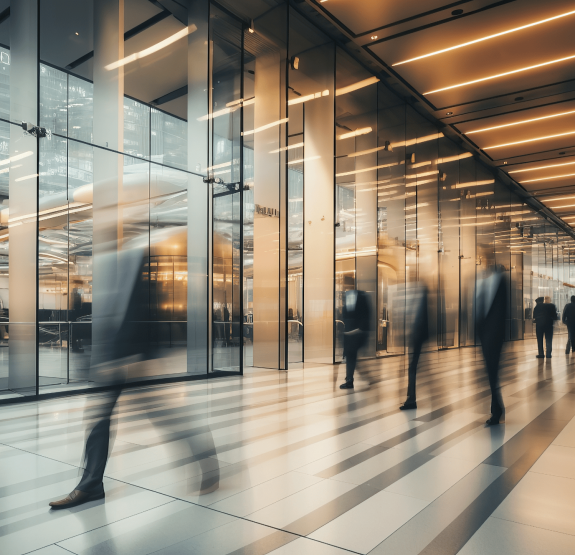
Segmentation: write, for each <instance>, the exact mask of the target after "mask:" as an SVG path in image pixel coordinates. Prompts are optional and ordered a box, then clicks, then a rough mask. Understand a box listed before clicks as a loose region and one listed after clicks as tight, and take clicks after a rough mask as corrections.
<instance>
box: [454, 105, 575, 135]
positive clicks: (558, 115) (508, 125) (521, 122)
mask: <svg viewBox="0 0 575 555" xmlns="http://www.w3.org/2000/svg"><path fill="white" fill-rule="evenodd" d="M569 114H575V110H571V111H569V112H561V113H560V114H551V115H550V116H542V117H540V118H533V119H525V120H523V121H516V122H514V123H506V124H504V125H496V126H495V127H486V128H484V129H476V130H475V131H467V132H466V133H465V134H466V135H472V134H473V133H483V131H493V130H494V129H503V128H504V127H512V126H514V125H522V124H523V123H532V122H534V121H540V120H542V119H550V118H558V117H560V116H567V115H569Z"/></svg>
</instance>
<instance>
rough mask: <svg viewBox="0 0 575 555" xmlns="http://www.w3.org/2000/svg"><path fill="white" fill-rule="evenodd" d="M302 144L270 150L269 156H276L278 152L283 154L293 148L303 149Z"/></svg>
mask: <svg viewBox="0 0 575 555" xmlns="http://www.w3.org/2000/svg"><path fill="white" fill-rule="evenodd" d="M303 145H304V143H297V144H295V145H289V146H284V147H282V148H277V149H276V150H270V154H278V152H285V151H286V150H292V149H293V148H300V147H303Z"/></svg>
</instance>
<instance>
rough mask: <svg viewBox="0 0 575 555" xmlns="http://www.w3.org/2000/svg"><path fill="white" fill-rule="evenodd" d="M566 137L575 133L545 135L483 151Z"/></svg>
mask: <svg viewBox="0 0 575 555" xmlns="http://www.w3.org/2000/svg"><path fill="white" fill-rule="evenodd" d="M567 135H575V131H569V132H568V133H559V134H558V135H547V136H546V137H535V138H534V139H525V140H524V141H516V142H514V143H504V144H501V145H493V146H486V147H483V150H489V149H491V148H503V147H504V146H515V145H522V144H524V143H534V142H536V141H545V140H547V139H555V138H557V137H565V136H567Z"/></svg>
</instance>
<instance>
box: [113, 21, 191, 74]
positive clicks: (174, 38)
mask: <svg viewBox="0 0 575 555" xmlns="http://www.w3.org/2000/svg"><path fill="white" fill-rule="evenodd" d="M197 30H198V28H197V27H196V26H195V25H194V24H192V25H190V26H189V27H185V28H184V29H182V30H181V31H178V32H177V33H176V34H174V35H172V36H171V37H168V38H167V39H164V40H162V41H160V42H158V43H157V44H154V45H153V46H150V47H149V48H145V49H144V50H140V52H134V54H130V55H129V56H126V57H125V58H122V59H121V60H118V61H117V62H113V63H111V64H108V65H107V66H105V67H106V69H107V70H108V71H111V70H113V69H118V68H119V67H122V66H125V65H127V64H130V63H132V62H135V61H136V60H139V59H141V58H145V57H146V56H150V55H151V54H154V53H155V52H158V51H160V50H162V49H164V48H166V47H167V46H170V44H173V43H174V42H177V41H179V40H180V39H183V38H184V37H187V36H188V35H190V34H192V33H193V32H194V31H197Z"/></svg>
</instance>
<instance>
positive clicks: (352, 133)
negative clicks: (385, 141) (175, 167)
mask: <svg viewBox="0 0 575 555" xmlns="http://www.w3.org/2000/svg"><path fill="white" fill-rule="evenodd" d="M372 131H373V129H372V128H371V127H362V128H361V129H356V130H355V131H350V132H349V133H344V134H343V135H339V137H336V138H337V140H338V141H341V140H342V139H351V138H352V137H359V136H360V135H367V134H368V133H371V132H372Z"/></svg>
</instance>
